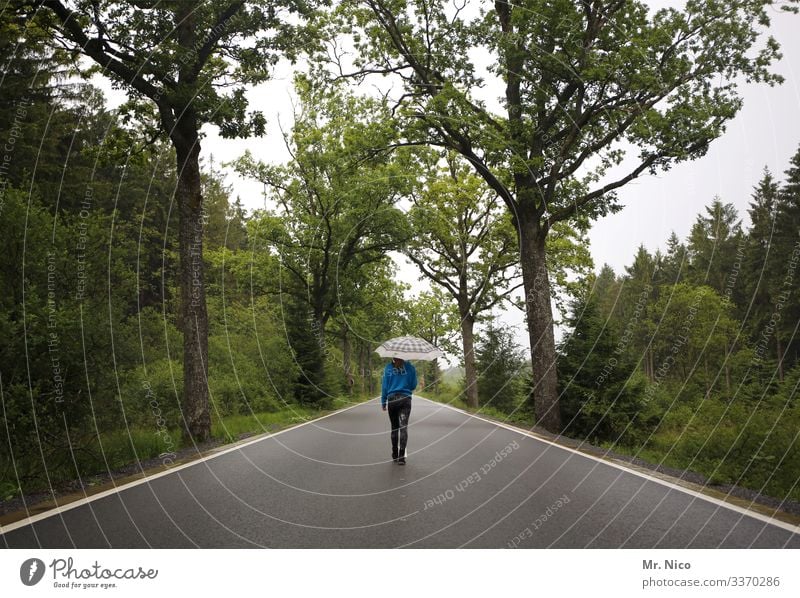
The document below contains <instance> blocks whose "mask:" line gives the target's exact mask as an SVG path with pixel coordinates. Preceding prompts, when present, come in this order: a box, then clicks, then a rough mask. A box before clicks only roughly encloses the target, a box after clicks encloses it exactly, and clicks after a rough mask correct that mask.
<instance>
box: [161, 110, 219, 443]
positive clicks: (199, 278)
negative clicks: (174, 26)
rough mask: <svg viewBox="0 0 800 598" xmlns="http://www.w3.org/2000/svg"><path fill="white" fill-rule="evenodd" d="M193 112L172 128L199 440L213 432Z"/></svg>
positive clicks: (190, 405)
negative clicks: (209, 399) (209, 393)
mask: <svg viewBox="0 0 800 598" xmlns="http://www.w3.org/2000/svg"><path fill="white" fill-rule="evenodd" d="M197 130H198V127H197V123H196V120H195V119H194V117H193V115H192V114H191V113H187V114H185V115H184V117H183V118H182V119H181V120H180V121H179V122H178V126H177V127H176V129H175V130H174V131H173V132H172V134H171V137H172V143H173V145H174V146H175V152H176V156H177V167H178V187H177V189H176V191H175V196H176V201H177V204H178V214H179V223H178V227H179V233H178V237H179V253H180V287H181V291H180V292H181V324H182V325H181V329H182V331H183V394H184V400H183V409H184V414H183V417H184V423H185V426H186V428H185V432H186V434H187V435H189V436H190V437H191V438H193V439H194V440H196V441H198V442H203V441H206V440H208V439H209V438H210V436H211V416H210V412H209V404H208V312H207V309H206V289H205V273H204V268H203V229H204V224H205V222H204V217H205V215H204V213H203V197H202V193H201V187H200V160H199V158H200V143H199V140H198V134H197Z"/></svg>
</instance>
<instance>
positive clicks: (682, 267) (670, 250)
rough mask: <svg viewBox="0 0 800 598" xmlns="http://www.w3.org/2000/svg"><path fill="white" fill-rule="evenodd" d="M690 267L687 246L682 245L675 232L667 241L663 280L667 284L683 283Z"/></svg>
mask: <svg viewBox="0 0 800 598" xmlns="http://www.w3.org/2000/svg"><path fill="white" fill-rule="evenodd" d="M688 265H689V261H688V257H687V249H686V245H684V244H683V243H681V240H680V239H679V238H678V235H676V234H675V231H672V232H671V233H670V235H669V238H668V239H667V254H666V255H665V256H664V265H663V273H662V275H663V278H664V281H665V282H666V283H667V284H677V283H679V282H682V281H683V279H684V278H685V276H686V268H687V266H688Z"/></svg>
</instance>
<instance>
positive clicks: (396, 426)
mask: <svg viewBox="0 0 800 598" xmlns="http://www.w3.org/2000/svg"><path fill="white" fill-rule="evenodd" d="M416 387H417V370H416V369H415V368H414V366H413V365H412V364H411V362H410V361H404V360H403V359H399V358H397V357H393V358H392V361H391V362H389V363H387V364H386V367H385V368H384V369H383V381H382V382H381V408H382V409H383V410H384V411H387V410H388V411H389V421H390V422H391V424H392V460H393V461H395V462H396V463H398V464H399V465H405V464H406V444H407V442H408V418H409V416H410V415H411V395H412V393H413V392H414V389H415V388H416Z"/></svg>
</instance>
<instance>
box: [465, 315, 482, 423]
mask: <svg viewBox="0 0 800 598" xmlns="http://www.w3.org/2000/svg"><path fill="white" fill-rule="evenodd" d="M474 328H475V318H474V317H473V316H472V314H470V313H469V312H466V313H462V314H461V341H462V344H463V346H464V376H465V378H466V385H467V387H466V390H465V394H466V397H467V405H469V406H470V407H474V408H476V409H477V407H478V370H477V368H476V367H475V335H474V332H473V330H474Z"/></svg>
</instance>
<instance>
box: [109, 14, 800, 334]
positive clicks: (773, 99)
mask: <svg viewBox="0 0 800 598" xmlns="http://www.w3.org/2000/svg"><path fill="white" fill-rule="evenodd" d="M667 3H668V4H672V5H675V4H680V2H678V1H668V0H667V1H658V2H652V3H651V4H653V5H654V6H656V5H657V6H663V5H664V4H667ZM770 33H771V34H772V35H773V36H774V37H775V38H776V39H777V40H778V42H779V43H780V45H781V48H782V52H783V54H784V58H783V59H782V60H781V61H780V63H778V64H777V65H776V66H775V67H774V70H775V71H777V72H779V73H780V74H782V75H783V76H784V77H785V79H786V82H785V83H784V84H783V85H780V86H776V87H768V86H765V85H746V86H742V88H741V93H742V96H743V99H744V107H743V109H742V110H741V112H740V113H739V115H738V116H737V117H736V118H735V119H734V120H733V121H731V122H730V123H729V125H728V127H727V131H726V133H725V134H724V135H723V136H722V137H721V138H719V139H717V140H716V141H714V142H713V143H712V145H711V148H710V150H709V151H708V153H707V154H706V156H704V157H703V158H701V159H699V160H696V161H694V162H690V163H686V164H681V165H677V166H675V167H673V168H672V170H670V171H668V172H666V173H661V174H659V175H658V176H655V177H652V176H643V177H641V178H640V179H639V180H637V181H634V182H632V183H630V184H628V185H627V186H626V187H624V188H623V189H621V190H620V192H619V197H620V199H621V202H622V204H623V205H624V206H625V208H624V209H623V210H622V211H621V212H618V213H617V214H613V215H611V216H608V217H606V218H602V219H600V220H599V221H597V222H595V224H594V226H593V228H592V230H591V232H590V233H589V239H590V243H591V248H590V249H591V254H592V257H593V259H594V262H595V267H596V269H597V270H599V269H600V267H601V266H602V265H603V264H604V263H608V264H609V265H611V266H612V267H613V268H614V270H615V271H616V272H617V273H618V274H619V273H621V272H622V271H623V270H624V267H625V266H626V265H629V264H630V263H631V261H632V259H633V255H634V253H635V251H636V249H637V247H638V246H639V245H640V244H644V245H645V247H647V249H648V250H650V251H654V250H655V249H656V248H659V247H661V248H662V249H663V248H664V246H665V242H666V239H667V237H668V236H669V234H670V232H671V231H673V230H674V231H675V232H676V233H677V234H678V236H679V237H680V238H681V239H684V238H685V237H686V235H687V234H688V232H689V229H690V227H691V225H692V223H693V222H694V219H695V216H696V215H697V214H698V213H699V212H701V211H702V210H703V207H704V206H705V205H707V204H708V203H710V202H711V200H712V199H713V198H714V196H717V195H719V196H720V197H721V198H722V200H723V201H725V202H729V203H732V204H734V206H736V208H737V209H738V210H739V214H740V217H741V218H742V219H743V221H744V222H745V224H746V223H747V214H746V210H747V205H748V202H749V200H750V195H751V192H752V188H753V187H754V186H755V185H756V183H757V182H758V180H759V178H760V177H761V172H762V169H763V168H764V166H768V167H769V168H770V170H771V171H772V173H773V174H774V175H776V177H778V178H779V179H781V178H782V174H783V171H784V169H785V168H786V165H787V164H788V161H789V159H790V157H791V156H792V155H793V154H794V153H795V152H796V151H797V149H798V147H799V146H800V115H798V109H800V87H799V86H798V75H800V34H799V33H800V16H796V15H791V14H786V13H783V12H779V11H777V10H776V11H775V13H774V16H773V22H772V26H771V29H770ZM291 77H292V72H291V70H290V68H289V67H287V66H285V65H283V66H280V67H279V68H278V70H277V71H276V73H275V76H274V77H273V80H272V81H270V82H268V83H266V84H264V85H261V86H259V87H258V88H255V89H253V90H252V91H251V92H250V94H249V99H250V102H251V107H252V108H253V109H260V110H262V111H263V112H264V114H265V116H266V117H267V121H268V131H269V132H268V134H267V136H266V137H264V138H258V139H236V140H226V139H221V138H219V136H218V135H216V132H215V130H214V129H213V128H212V127H207V128H205V129H204V132H205V133H206V137H205V139H204V140H203V142H202V156H203V159H204V160H206V161H208V160H209V159H210V158H211V156H212V155H213V159H214V162H215V163H216V165H217V166H219V164H220V163H221V162H225V161H229V160H233V159H235V158H237V157H239V156H240V155H242V154H243V153H244V151H245V150H246V149H249V150H250V151H251V152H252V153H253V155H254V156H256V157H257V158H260V159H262V160H264V161H267V162H280V161H283V160H285V159H286V151H285V148H284V146H283V141H282V139H281V135H280V130H279V126H278V123H279V122H280V124H281V125H282V126H283V128H284V130H287V131H288V130H289V129H290V128H291V124H292V120H293V118H292V103H291ZM95 83H96V84H97V85H98V86H100V87H101V88H102V89H104V90H105V91H106V93H107V95H108V97H109V104H110V105H111V106H114V105H117V104H118V103H119V102H120V101H121V99H122V96H121V95H120V94H119V92H113V91H111V90H110V87H109V85H108V84H107V83H106V82H105V81H103V80H102V79H100V78H96V79H95ZM227 181H228V183H229V184H231V185H232V187H233V192H234V195H238V196H239V197H240V198H241V200H242V203H243V204H244V206H245V207H246V208H248V209H251V210H252V209H256V208H260V207H263V206H264V200H263V194H262V189H261V186H260V185H258V184H257V183H254V182H252V181H247V180H244V179H241V178H239V177H238V176H237V175H235V174H234V173H232V172H230V171H229V172H228V177H227ZM398 266H399V268H400V276H402V278H403V279H404V280H406V281H411V280H413V279H415V278H416V276H417V272H416V269H415V268H413V266H411V265H410V264H406V265H402V264H398ZM502 319H503V320H504V321H505V322H506V323H508V324H511V325H513V326H514V327H515V328H516V329H517V330H518V340H519V342H520V343H521V344H523V345H527V341H526V339H527V334H526V333H525V332H524V331H525V328H524V325H523V319H522V314H521V313H520V312H518V311H517V310H513V311H512V312H511V313H508V314H506V315H504V316H502Z"/></svg>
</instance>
